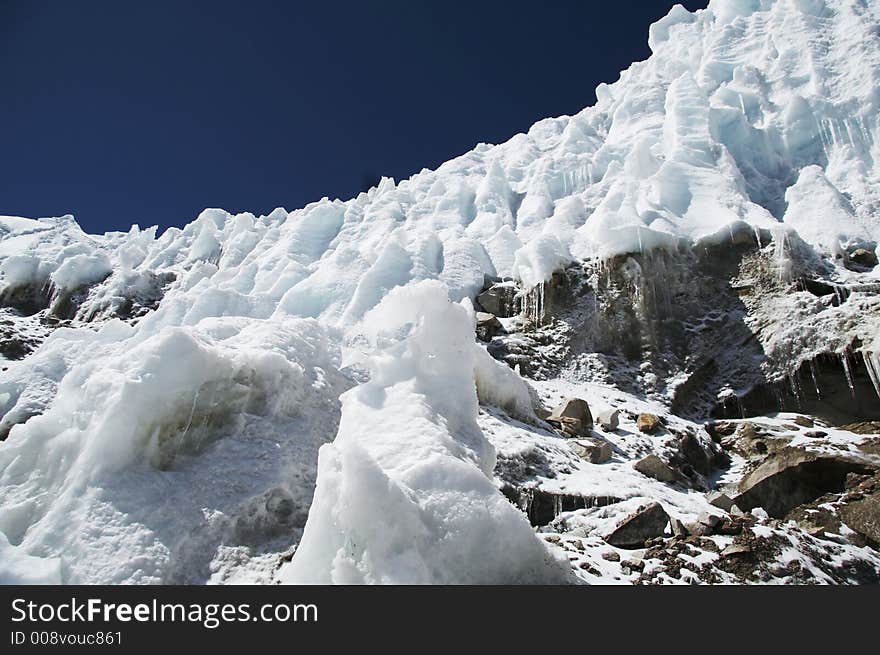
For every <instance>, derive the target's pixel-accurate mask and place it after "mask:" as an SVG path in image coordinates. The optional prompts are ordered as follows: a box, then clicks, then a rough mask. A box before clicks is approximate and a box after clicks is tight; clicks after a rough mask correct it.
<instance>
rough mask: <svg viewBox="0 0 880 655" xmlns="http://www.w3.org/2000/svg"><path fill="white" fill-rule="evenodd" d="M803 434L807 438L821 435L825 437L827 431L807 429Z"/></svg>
mask: <svg viewBox="0 0 880 655" xmlns="http://www.w3.org/2000/svg"><path fill="white" fill-rule="evenodd" d="M804 436H805V437H807V439H821V438H822V437H827V436H828V433H827V432H823V431H822V430H807V431H806V432H804Z"/></svg>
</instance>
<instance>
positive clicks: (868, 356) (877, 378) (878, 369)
mask: <svg viewBox="0 0 880 655" xmlns="http://www.w3.org/2000/svg"><path fill="white" fill-rule="evenodd" d="M862 359H863V360H864V361H865V368H866V369H868V377H869V378H871V384H872V385H874V392H875V393H876V394H877V397H878V398H880V355H878V354H877V353H873V352H870V351H865V352H863V353H862Z"/></svg>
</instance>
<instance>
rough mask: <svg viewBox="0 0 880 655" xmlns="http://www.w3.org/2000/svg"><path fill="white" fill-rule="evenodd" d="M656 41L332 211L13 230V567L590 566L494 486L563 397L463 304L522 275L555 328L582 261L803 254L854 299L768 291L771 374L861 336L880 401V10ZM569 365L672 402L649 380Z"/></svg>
mask: <svg viewBox="0 0 880 655" xmlns="http://www.w3.org/2000/svg"><path fill="white" fill-rule="evenodd" d="M648 42H649V45H650V48H651V52H652V54H651V56H650V57H649V58H648V59H647V60H645V61H643V62H637V63H634V64H632V65H631V66H630V67H629V68H628V69H627V70H625V71H623V72H622V73H621V74H620V78H619V79H618V80H617V81H616V82H614V83H610V84H601V85H600V86H599V87H598V88H597V89H596V97H597V102H596V104H595V105H594V106H591V107H588V108H585V109H584V110H583V111H581V112H579V113H578V114H576V115H574V116H561V117H557V118H550V119H546V120H542V121H539V122H538V123H536V124H535V125H533V126H532V127H531V128H530V129H529V130H528V132H526V133H522V134H517V135H516V136H514V137H513V138H511V139H510V140H509V141H507V142H505V143H502V144H500V145H490V144H479V145H477V146H476V147H475V148H474V149H473V150H472V151H470V152H468V153H466V154H464V155H462V156H460V157H457V158H455V159H453V160H451V161H449V162H446V163H445V164H443V165H441V166H440V167H438V168H437V169H436V170H422V171H421V172H419V173H418V174H416V175H413V176H412V177H410V178H409V179H406V180H402V181H400V182H396V181H395V180H392V179H388V178H383V179H382V180H381V182H380V183H379V184H378V186H376V187H375V188H372V189H370V190H369V191H368V192H364V193H361V194H359V195H358V196H357V197H356V198H353V199H350V200H347V201H342V200H330V199H328V198H324V199H322V200H320V201H318V202H314V203H311V204H309V205H307V206H306V207H304V208H302V209H298V210H295V211H292V212H287V211H286V210H284V209H281V208H279V209H276V210H274V211H272V212H271V213H269V214H268V215H264V216H256V215H254V214H251V213H242V214H237V215H231V214H229V213H227V212H225V211H223V210H220V209H206V210H205V211H203V212H202V213H201V214H200V215H199V216H198V217H197V218H196V219H195V220H194V221H192V222H191V223H189V224H188V225H186V226H185V227H183V228H182V229H179V228H169V229H167V230H166V231H165V232H164V233H162V234H161V235H160V234H158V232H157V229H156V228H155V227H152V228H148V229H141V228H139V227H138V226H133V227H132V228H131V229H130V230H129V231H128V232H109V233H106V234H103V235H90V234H86V233H84V232H83V231H82V230H81V229H80V228H79V226H78V225H77V223H76V221H75V220H74V218H73V217H72V216H64V217H55V218H40V219H36V220H34V219H29V218H21V217H12V216H2V217H0V276H2V283H0V284H2V287H0V304H2V309H0V323H3V322H4V321H5V323H3V324H4V325H7V326H10V327H8V328H6V329H4V332H3V339H4V341H3V347H2V352H3V357H4V360H5V361H3V362H2V368H3V370H2V372H0V413H2V419H0V435H2V437H3V439H4V440H3V441H2V442H0V489H2V494H0V551H2V553H3V555H2V560H3V564H2V565H0V566H2V568H0V581H3V582H8V581H22V582H34V581H42V582H55V583H62V582H63V583H75V584H82V583H104V584H116V583H206V582H209V583H229V582H233V583H234V582H272V581H276V580H280V581H283V582H291V583H300V582H334V583H364V582H366V583H447V584H448V583H504V582H508V583H541V582H544V583H565V582H572V581H574V580H575V579H576V576H574V574H573V573H572V572H571V570H570V567H569V566H568V561H567V559H566V558H565V557H564V556H563V555H560V553H559V552H558V548H554V546H553V545H552V544H550V543H547V542H546V541H545V540H543V539H542V538H541V537H540V536H539V535H537V534H536V533H535V531H534V530H533V529H532V527H531V526H530V525H529V521H528V518H527V517H526V515H525V514H523V513H522V512H520V511H519V510H518V509H517V508H516V507H515V506H514V505H513V504H511V503H509V502H508V501H507V499H505V497H504V496H503V495H502V493H501V490H500V489H499V485H498V484H496V483H495V481H493V476H494V475H495V474H494V473H493V472H494V471H496V470H497V466H498V462H499V461H500V460H503V459H504V457H506V456H507V455H508V454H510V453H512V452H516V451H517V450H518V449H519V450H522V449H523V448H525V446H524V445H523V444H532V445H534V444H538V445H537V446H535V448H539V449H540V448H545V446H544V445H540V444H543V443H544V442H542V441H540V440H539V441H534V439H536V438H537V437H534V435H532V436H529V429H530V428H529V426H532V427H534V429H536V430H538V431H540V430H542V429H543V428H542V427H541V425H542V424H541V421H542V418H541V417H539V416H537V415H536V413H535V408H536V407H538V406H539V405H540V404H541V403H540V402H538V401H536V396H538V395H540V394H544V395H545V398H544V400H543V402H549V399H550V398H554V397H557V396H560V395H561V392H560V388H561V387H560V385H563V383H562V382H561V381H556V382H554V381H552V380H550V381H546V380H544V381H542V380H526V379H525V376H526V372H525V371H523V370H519V371H515V370H514V369H513V368H511V367H508V366H507V365H506V364H505V363H502V362H499V361H497V360H496V359H493V358H492V357H491V356H489V354H488V352H487V350H486V348H485V347H484V346H483V345H481V344H480V343H479V342H477V341H475V340H474V324H475V321H476V320H477V316H476V314H475V308H474V301H475V299H476V297H477V296H478V295H479V294H480V293H481V292H483V291H484V290H485V289H486V288H487V285H488V284H491V283H492V282H493V281H499V280H500V281H512V282H513V283H515V284H516V285H518V287H519V288H520V289H522V292H523V295H524V297H525V298H527V299H528V298H532V301H531V302H532V307H533V308H535V309H534V311H535V312H536V314H535V318H536V319H537V318H540V316H541V315H542V310H541V308H542V307H543V306H545V305H546V304H547V303H548V302H549V301H548V300H545V299H544V294H545V293H549V291H548V285H550V283H551V281H552V280H553V276H554V274H557V273H558V272H559V271H560V270H562V269H565V268H566V267H567V266H570V265H572V264H577V263H579V262H594V263H596V264H597V265H598V266H600V267H601V266H611V265H612V264H610V263H611V262H620V261H633V262H635V261H636V260H635V259H633V258H632V257H630V255H638V256H644V257H653V258H654V259H652V261H655V262H657V261H661V260H662V258H663V257H664V256H670V257H671V256H677V255H676V253H678V254H681V253H702V252H724V251H727V250H732V249H733V248H734V247H735V246H737V244H742V243H744V242H745V241H748V242H749V243H751V241H755V242H756V244H757V245H756V247H757V248H758V249H764V250H766V252H767V258H768V261H770V262H771V263H772V264H773V266H774V270H773V275H774V276H776V278H777V281H778V282H780V283H790V282H793V281H794V278H795V277H797V276H796V275H795V273H794V272H793V271H805V270H809V271H810V272H811V275H813V274H815V276H823V277H822V279H823V280H830V281H832V282H833V284H835V285H838V286H839V287H840V288H846V289H848V291H847V293H848V294H852V298H853V300H852V301H851V302H848V303H838V305H835V306H834V308H830V309H829V311H828V312H826V313H822V314H821V315H820V314H818V313H817V312H818V311H819V310H818V309H816V303H817V302H818V301H817V300H815V299H811V297H810V296H809V294H806V295H804V296H800V295H792V294H791V293H787V292H780V293H779V294H778V295H777V296H775V297H774V298H773V299H769V300H768V299H765V298H762V297H761V294H757V295H755V296H754V298H753V301H752V302H753V303H754V306H751V305H750V306H749V312H750V314H749V316H750V317H751V318H750V320H752V321H753V323H752V325H754V326H755V327H754V331H755V332H759V331H760V330H761V329H764V328H765V326H767V325H771V326H772V327H771V329H768V330H765V331H764V332H763V333H762V335H763V336H762V337H761V339H762V344H763V347H764V350H765V352H766V353H767V356H768V359H769V361H770V362H771V364H769V365H767V366H765V367H764V369H763V370H764V373H765V374H766V375H767V376H768V377H769V378H774V379H786V376H790V375H791V374H793V372H794V371H796V370H797V369H798V368H799V367H801V366H806V365H808V364H809V363H810V362H812V361H813V360H814V359H815V358H816V357H818V356H820V355H828V354H831V355H836V356H841V357H843V362H844V364H846V362H848V361H849V359H847V358H848V357H850V356H851V355H852V352H853V349H854V348H855V350H857V351H858V354H859V356H860V357H861V358H862V360H861V361H863V362H864V366H865V368H866V370H867V372H868V374H869V375H871V380H872V382H873V384H874V385H875V388H876V389H877V391H878V396H880V382H878V379H880V301H878V296H877V292H878V290H880V269H878V268H876V267H872V266H868V267H864V266H860V265H858V263H857V262H856V253H867V256H868V257H870V256H873V258H874V261H876V257H877V254H878V244H880V168H878V165H877V162H878V161H880V141H878V137H880V107H878V104H880V6H878V4H877V3H876V2H871V1H868V2H865V1H861V0H842V1H839V2H838V1H835V2H832V1H831V0H775V1H774V0H711V2H710V3H709V6H708V8H707V9H705V10H700V11H697V12H694V13H691V12H688V11H687V10H685V9H683V8H682V7H681V6H678V5H676V6H675V7H674V8H673V9H672V10H671V11H670V13H669V14H668V15H667V16H666V17H664V18H663V19H661V20H660V21H658V22H657V23H655V24H654V25H652V26H651V27H650V30H649V35H648ZM664 253H665V255H664ZM860 256H861V255H860ZM627 258H629V259H627ZM628 266H631V267H632V266H633V265H629V264H628ZM635 266H639V267H640V268H639V270H641V269H642V268H644V267H642V266H641V265H639V264H635ZM634 274H635V273H634ZM798 279H800V278H798ZM829 283H830V282H829ZM808 301H809V302H808ZM526 304H528V302H526ZM794 317H797V320H795V318H794ZM527 318H528V317H524V319H523V322H524V323H527V322H528V321H527V320H525V319H527ZM511 320H518V319H511ZM10 335H12V336H11V337H10ZM854 344H855V345H854ZM780 362H781V363H780ZM773 366H775V368H773ZM679 373H681V372H680V371H677V372H676V373H675V375H678V374H679ZM636 375H641V378H640V379H641V380H642V381H643V382H644V381H645V380H649V376H648V374H646V373H645V372H644V371H643V372H642V374H638V373H633V374H632V376H633V377H635V376H636ZM650 375H654V376H655V378H656V376H657V374H656V373H651V374H650ZM668 377H669V379H668V380H666V383H668V384H666V387H668V389H669V390H674V388H675V387H676V385H678V386H681V385H682V382H683V380H681V379H677V378H676V379H673V378H674V377H675V376H674V375H673V374H672V373H670V374H669V376H668ZM577 382H578V383H580V385H581V386H580V389H581V390H582V389H592V391H591V393H593V394H594V396H592V397H591V398H590V401H591V404H592V403H598V404H599V405H600V406H602V405H609V406H611V405H612V404H614V402H615V401H614V398H615V397H617V398H622V397H623V396H626V397H627V398H628V399H629V400H628V402H630V403H632V404H634V405H638V404H640V403H647V404H646V405H645V407H647V408H650V409H652V411H655V412H657V413H659V414H662V415H666V414H667V413H668V412H670V402H671V400H670V397H669V395H668V394H667V395H663V394H654V395H652V394H651V390H652V389H653V388H654V387H652V386H651V385H650V384H648V385H647V386H644V387H643V388H641V390H640V391H639V392H636V391H633V390H631V389H630V390H622V391H616V392H613V391H608V388H607V387H603V388H602V389H599V388H597V387H591V386H590V384H592V383H593V382H595V380H593V381H592V382H591V381H590V380H587V379H580V380H577ZM569 384H574V382H573V381H572V380H569ZM652 384H653V382H652ZM750 384H752V383H750ZM563 386H564V385H563ZM566 388H568V389H569V390H571V389H572V388H577V387H576V386H575V387H571V386H569V387H566ZM735 391H736V394H739V395H743V394H745V393H746V392H748V391H749V389H747V388H743V389H738V390H735ZM580 392H583V391H580ZM728 392H729V393H734V391H731V390H728ZM664 393H666V392H665V391H664ZM615 394H616V396H615ZM627 394H629V395H627ZM498 412H501V413H503V416H504V417H505V418H504V419H503V420H501V419H499V418H498V416H499V414H498ZM670 416H671V414H670ZM670 420H678V419H670ZM684 420H685V419H682V421H684ZM688 420H691V423H687V426H690V427H694V426H698V425H700V424H699V422H697V421H695V420H693V417H689V418H688ZM502 424H504V425H506V426H507V427H504V425H502ZM681 425H682V426H685V422H683V423H681ZM682 429H684V427H683V428H682ZM493 430H494V431H495V432H496V434H495V435H494V439H495V440H494V441H493V440H492V439H489V438H487V435H488V434H489V433H490V432H492V431H493ZM514 434H516V435H520V440H519V442H517V443H514V441H511V440H512V439H513V437H512V436H511V435H514ZM830 438H839V439H843V438H844V437H843V436H841V433H838V432H833V433H832V435H831V437H830ZM530 439H531V440H533V441H534V443H533V441H529V440H530ZM840 443H843V442H840ZM616 445H617V446H618V447H619V450H620V451H621V452H627V448H629V447H630V445H631V444H630V445H627V443H624V442H620V443H618V444H616ZM530 447H531V446H530ZM658 447H660V444H658ZM847 447H849V446H847ZM555 448H556V447H555V446H552V447H549V450H546V452H549V453H551V455H550V458H551V460H553V461H555V460H554V459H553V458H554V457H557V456H558V457H559V458H561V460H560V461H562V460H565V462H562V463H561V464H560V465H564V466H569V467H571V466H575V465H574V464H572V462H571V461H569V459H567V458H569V455H568V454H560V452H561V451H558V449H555ZM499 449H500V451H499ZM554 449H555V450H554ZM499 453H500V454H499ZM554 453H555V454H554ZM501 455H503V456H504V457H501ZM499 458H500V459H499ZM502 464H503V462H502ZM591 470H592V469H588V471H591ZM627 470H629V469H627ZM575 473H577V474H578V475H576V476H574V477H573V479H574V478H578V480H580V481H579V482H578V484H582V485H586V487H593V486H595V487H596V488H595V490H594V491H595V493H594V495H595V496H596V497H600V496H603V495H608V496H611V495H614V494H615V493H617V494H623V495H625V496H626V497H627V499H629V498H636V497H639V496H644V495H646V491H645V488H644V487H643V488H640V489H636V488H635V487H637V486H638V485H637V484H636V482H635V481H634V479H633V478H627V477H626V476H625V475H624V474H623V473H619V472H618V473H615V474H614V475H611V474H601V475H600V474H599V473H598V472H596V471H593V472H592V475H593V477H590V475H588V474H587V473H584V472H583V471H580V469H579V470H578V471H576V472H575ZM578 476H580V477H578ZM581 478H582V479H581ZM651 485H654V482H650V483H649V484H648V487H650V486H651ZM548 488H549V487H548ZM622 490H627V491H626V492H625V493H624V491H622ZM560 493H561V492H560ZM652 493H653V494H655V495H658V496H662V497H663V498H664V499H665V502H667V503H671V504H672V505H674V506H676V507H678V509H679V510H680V511H681V512H682V516H689V517H691V518H693V517H694V516H696V515H697V514H698V513H699V511H700V510H701V509H703V508H705V507H706V506H705V503H703V501H702V500H699V499H695V497H694V494H693V493H692V492H686V493H684V492H683V493H680V494H678V495H676V494H671V493H667V492H666V491H663V490H660V489H654V490H653V491H652ZM626 502H630V501H628V500H625V501H624V504H623V505H621V507H629V505H626ZM701 503H703V504H701ZM630 504H631V505H632V504H633V503H632V502H630ZM610 511H611V510H607V509H601V510H599V513H600V514H601V513H602V512H606V513H607V512H610ZM602 520H605V519H602ZM575 522H576V521H575ZM600 523H601V521H600ZM597 525H599V524H597ZM603 566H604V564H603ZM582 577H583V576H582ZM603 579H606V580H607V578H603Z"/></svg>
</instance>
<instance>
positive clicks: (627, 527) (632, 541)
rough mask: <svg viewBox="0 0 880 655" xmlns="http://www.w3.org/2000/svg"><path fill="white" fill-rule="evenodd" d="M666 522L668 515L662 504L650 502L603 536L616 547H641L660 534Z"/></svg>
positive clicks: (664, 528)
mask: <svg viewBox="0 0 880 655" xmlns="http://www.w3.org/2000/svg"><path fill="white" fill-rule="evenodd" d="M668 522H669V515H668V514H667V513H666V510H664V509H663V506H662V505H661V504H660V503H650V504H648V505H645V506H643V507H640V508H639V509H638V510H636V511H635V512H634V513H632V514H630V515H629V516H628V517H626V518H625V519H624V520H623V521H621V522H620V523H619V524H618V525H617V527H615V528H614V530H613V531H612V532H611V533H609V534H608V535H606V536H605V541H607V542H608V543H609V544H611V545H612V546H617V547H618V548H641V547H642V546H644V545H645V542H646V541H648V540H649V539H654V538H655V537H659V536H661V535H662V534H663V532H664V531H665V530H666V524H667V523H668Z"/></svg>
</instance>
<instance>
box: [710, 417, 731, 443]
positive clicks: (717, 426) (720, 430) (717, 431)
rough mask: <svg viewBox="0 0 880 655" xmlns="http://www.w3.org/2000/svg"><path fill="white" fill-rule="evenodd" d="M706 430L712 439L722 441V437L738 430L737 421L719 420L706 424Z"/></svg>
mask: <svg viewBox="0 0 880 655" xmlns="http://www.w3.org/2000/svg"><path fill="white" fill-rule="evenodd" d="M706 432H708V433H709V436H710V437H711V438H712V441H715V442H717V443H720V442H721V437H729V436H730V435H732V434H733V433H734V432H736V423H733V422H732V421H717V422H715V423H707V424H706Z"/></svg>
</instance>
